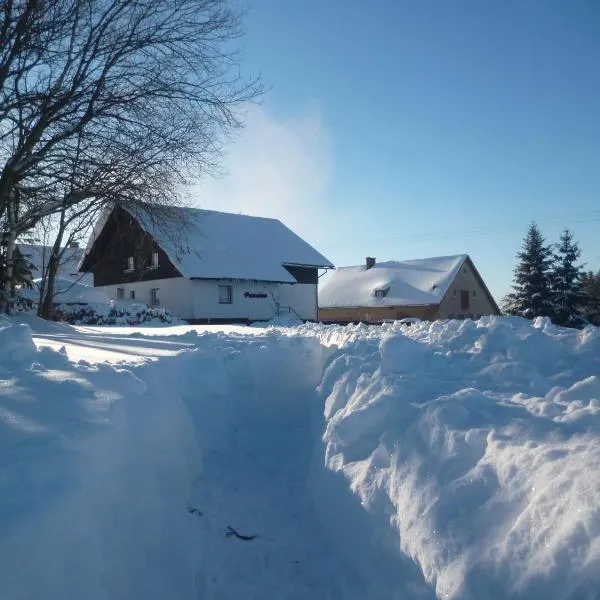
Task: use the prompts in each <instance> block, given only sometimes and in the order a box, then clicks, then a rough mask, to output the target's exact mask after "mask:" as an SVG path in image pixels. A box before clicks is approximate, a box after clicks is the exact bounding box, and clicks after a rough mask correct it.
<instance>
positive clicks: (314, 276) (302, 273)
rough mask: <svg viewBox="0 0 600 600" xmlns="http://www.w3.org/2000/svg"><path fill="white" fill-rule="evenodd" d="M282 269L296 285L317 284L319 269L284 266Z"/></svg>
mask: <svg viewBox="0 0 600 600" xmlns="http://www.w3.org/2000/svg"><path fill="white" fill-rule="evenodd" d="M283 267H284V268H285V270H286V271H287V272H288V273H289V274H290V275H291V276H292V277H294V279H295V280H296V281H297V282H298V283H315V284H316V283H319V269H318V268H317V267H305V266H301V265H285V264H284V265H283Z"/></svg>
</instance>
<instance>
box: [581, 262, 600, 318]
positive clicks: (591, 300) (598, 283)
mask: <svg viewBox="0 0 600 600" xmlns="http://www.w3.org/2000/svg"><path fill="white" fill-rule="evenodd" d="M581 292H582V301H581V310H582V313H583V315H584V317H585V319H586V320H587V321H588V322H589V323H591V324H592V325H599V326H600V271H598V272H597V273H594V272H593V271H589V272H587V273H584V274H583V277H582V281H581Z"/></svg>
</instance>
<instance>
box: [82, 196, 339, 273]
mask: <svg viewBox="0 0 600 600" xmlns="http://www.w3.org/2000/svg"><path fill="white" fill-rule="evenodd" d="M174 213H175V218H173V219H168V220H165V219H156V220H155V219H153V218H152V216H151V214H150V213H148V212H146V211H143V210H139V209H136V210H135V211H133V210H132V211H131V214H132V215H133V216H134V217H135V218H136V219H137V220H138V222H139V223H140V225H141V226H142V228H143V229H144V230H145V231H147V232H148V233H149V234H151V235H152V236H153V238H154V239H155V240H156V242H157V243H158V244H159V246H160V247H161V248H162V249H163V250H164V251H165V253H166V254H167V256H168V257H169V259H170V260H171V262H172V263H173V265H174V266H175V267H176V268H177V270H178V271H179V272H180V273H181V274H182V275H183V276H184V277H198V278H205V279H221V278H227V279H255V280H258V281H278V282H286V283H287V282H289V283H295V282H296V279H295V278H294V277H293V276H292V275H291V274H290V273H289V272H288V271H287V270H286V269H285V267H284V266H283V265H297V266H311V267H328V268H331V267H333V265H332V264H331V262H330V261H328V260H327V259H326V258H325V257H324V256H323V255H322V254H320V253H319V252H317V251H316V250H315V249H314V248H313V247H312V246H311V245H310V244H308V243H307V242H305V241H304V240H303V239H302V238H300V237H299V236H298V235H296V234H295V233H294V232H293V231H292V230H291V229H289V228H288V227H286V226H285V225H284V224H283V223H282V222H281V221H279V220H277V219H269V218H264V217H252V216H248V215H241V214H233V213H226V212H218V211H212V210H203V209H197V208H180V209H176V210H175V211H174ZM105 223H106V217H105V218H103V219H101V220H100V221H99V223H98V225H97V227H96V230H95V232H94V234H93V235H92V238H90V242H89V243H88V247H87V248H86V253H87V252H89V251H90V250H91V247H92V244H93V241H94V240H95V238H96V237H97V236H98V235H99V233H100V231H101V229H102V227H103V226H104V224H105Z"/></svg>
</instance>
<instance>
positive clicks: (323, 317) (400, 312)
mask: <svg viewBox="0 0 600 600" xmlns="http://www.w3.org/2000/svg"><path fill="white" fill-rule="evenodd" d="M408 317H412V318H417V319H422V320H423V321H435V320H436V319H439V306H438V305H428V306H372V307H369V306H365V307H355V308H320V309H319V321H323V322H325V323H382V322H383V321H386V320H389V319H394V320H397V319H406V318H408Z"/></svg>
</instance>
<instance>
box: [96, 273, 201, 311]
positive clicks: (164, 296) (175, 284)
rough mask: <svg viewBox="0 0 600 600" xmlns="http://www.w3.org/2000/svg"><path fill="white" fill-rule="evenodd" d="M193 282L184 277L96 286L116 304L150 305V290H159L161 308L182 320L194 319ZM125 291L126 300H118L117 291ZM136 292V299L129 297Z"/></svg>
mask: <svg viewBox="0 0 600 600" xmlns="http://www.w3.org/2000/svg"><path fill="white" fill-rule="evenodd" d="M193 283H194V282H193V281H190V280H189V279H186V278H184V277H176V278H173V279H156V280H154V281H133V282H128V283H122V284H115V285H103V286H96V287H97V288H98V289H100V290H102V291H103V292H104V293H105V294H107V295H108V297H109V298H110V299H111V300H115V301H116V302H139V303H140V304H149V303H150V290H151V289H152V288H157V289H158V299H159V304H160V306H162V307H164V308H167V309H169V310H170V311H171V312H172V313H173V314H174V315H176V316H178V317H180V318H182V319H190V318H193V293H194V288H193V285H192V284H193ZM118 288H123V289H124V290H125V298H124V299H123V300H119V299H118V298H117V289H118ZM132 290H133V291H135V299H134V300H132V299H130V297H129V294H130V292H131V291H132Z"/></svg>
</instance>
